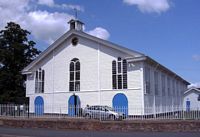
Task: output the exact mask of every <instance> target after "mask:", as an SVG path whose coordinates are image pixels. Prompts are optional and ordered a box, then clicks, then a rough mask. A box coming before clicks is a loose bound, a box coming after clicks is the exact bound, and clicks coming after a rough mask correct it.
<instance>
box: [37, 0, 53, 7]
mask: <svg viewBox="0 0 200 137" xmlns="http://www.w3.org/2000/svg"><path fill="white" fill-rule="evenodd" d="M38 4H41V5H47V6H53V5H54V4H55V3H54V0H38Z"/></svg>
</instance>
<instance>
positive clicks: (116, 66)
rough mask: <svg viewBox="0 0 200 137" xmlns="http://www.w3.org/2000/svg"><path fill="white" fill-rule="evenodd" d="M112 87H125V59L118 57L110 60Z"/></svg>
mask: <svg viewBox="0 0 200 137" xmlns="http://www.w3.org/2000/svg"><path fill="white" fill-rule="evenodd" d="M112 82H113V89H127V61H126V60H125V59H123V60H122V59H121V58H120V57H119V58H118V60H117V61H115V60H113V61H112Z"/></svg>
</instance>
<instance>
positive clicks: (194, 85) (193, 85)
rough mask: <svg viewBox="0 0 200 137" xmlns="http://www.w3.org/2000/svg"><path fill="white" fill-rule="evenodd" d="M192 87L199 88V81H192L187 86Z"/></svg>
mask: <svg viewBox="0 0 200 137" xmlns="http://www.w3.org/2000/svg"><path fill="white" fill-rule="evenodd" d="M192 87H195V88H200V82H196V83H192V84H191V85H189V86H188V88H192Z"/></svg>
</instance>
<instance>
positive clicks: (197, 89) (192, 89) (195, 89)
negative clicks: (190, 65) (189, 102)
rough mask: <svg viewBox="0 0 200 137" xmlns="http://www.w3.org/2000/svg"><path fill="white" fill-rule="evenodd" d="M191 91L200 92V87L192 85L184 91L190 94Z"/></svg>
mask: <svg viewBox="0 0 200 137" xmlns="http://www.w3.org/2000/svg"><path fill="white" fill-rule="evenodd" d="M190 92H196V93H200V89H199V88H195V87H191V88H189V89H188V90H186V91H185V92H184V95H186V94H189V93H190Z"/></svg>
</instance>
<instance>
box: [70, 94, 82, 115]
mask: <svg viewBox="0 0 200 137" xmlns="http://www.w3.org/2000/svg"><path fill="white" fill-rule="evenodd" d="M80 106H81V102H80V99H79V97H78V96H77V95H72V96H71V97H70V98H69V100H68V115H69V116H74V115H79V114H80V110H81V109H80Z"/></svg>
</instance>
